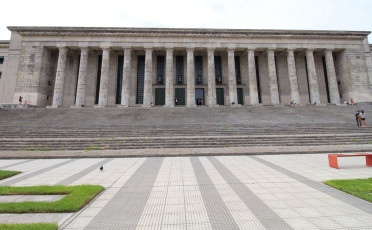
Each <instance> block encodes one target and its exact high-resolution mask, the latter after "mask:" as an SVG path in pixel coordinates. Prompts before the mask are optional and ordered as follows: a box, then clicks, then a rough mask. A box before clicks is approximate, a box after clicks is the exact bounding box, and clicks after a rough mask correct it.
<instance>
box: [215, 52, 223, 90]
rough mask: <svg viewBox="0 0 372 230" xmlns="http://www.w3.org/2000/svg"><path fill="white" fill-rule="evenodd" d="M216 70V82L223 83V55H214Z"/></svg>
mask: <svg viewBox="0 0 372 230" xmlns="http://www.w3.org/2000/svg"><path fill="white" fill-rule="evenodd" d="M214 72H215V75H216V84H217V85H221V84H222V64H221V56H214Z"/></svg>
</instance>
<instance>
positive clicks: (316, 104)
mask: <svg viewBox="0 0 372 230" xmlns="http://www.w3.org/2000/svg"><path fill="white" fill-rule="evenodd" d="M315 106H327V104H316V105H315Z"/></svg>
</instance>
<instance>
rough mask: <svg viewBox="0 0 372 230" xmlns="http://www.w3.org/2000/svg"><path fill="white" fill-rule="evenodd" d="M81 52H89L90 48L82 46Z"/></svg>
mask: <svg viewBox="0 0 372 230" xmlns="http://www.w3.org/2000/svg"><path fill="white" fill-rule="evenodd" d="M79 48H80V50H81V51H88V50H89V47H88V46H80V47H79Z"/></svg>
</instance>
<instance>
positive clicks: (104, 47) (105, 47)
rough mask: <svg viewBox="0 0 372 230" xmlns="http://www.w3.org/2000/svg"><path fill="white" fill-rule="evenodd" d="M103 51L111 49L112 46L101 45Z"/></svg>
mask: <svg viewBox="0 0 372 230" xmlns="http://www.w3.org/2000/svg"><path fill="white" fill-rule="evenodd" d="M100 48H101V49H102V50H103V51H105V50H110V46H101V47H100Z"/></svg>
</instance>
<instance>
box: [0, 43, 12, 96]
mask: <svg viewBox="0 0 372 230" xmlns="http://www.w3.org/2000/svg"><path fill="white" fill-rule="evenodd" d="M9 43H10V41H0V56H2V57H4V61H3V63H2V64H0V72H1V78H0V103H2V98H3V92H4V90H5V89H4V87H5V86H6V85H7V84H6V82H7V80H8V79H7V78H6V74H5V71H6V66H7V64H8V62H9V61H8V53H9ZM4 97H5V95H4Z"/></svg>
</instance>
